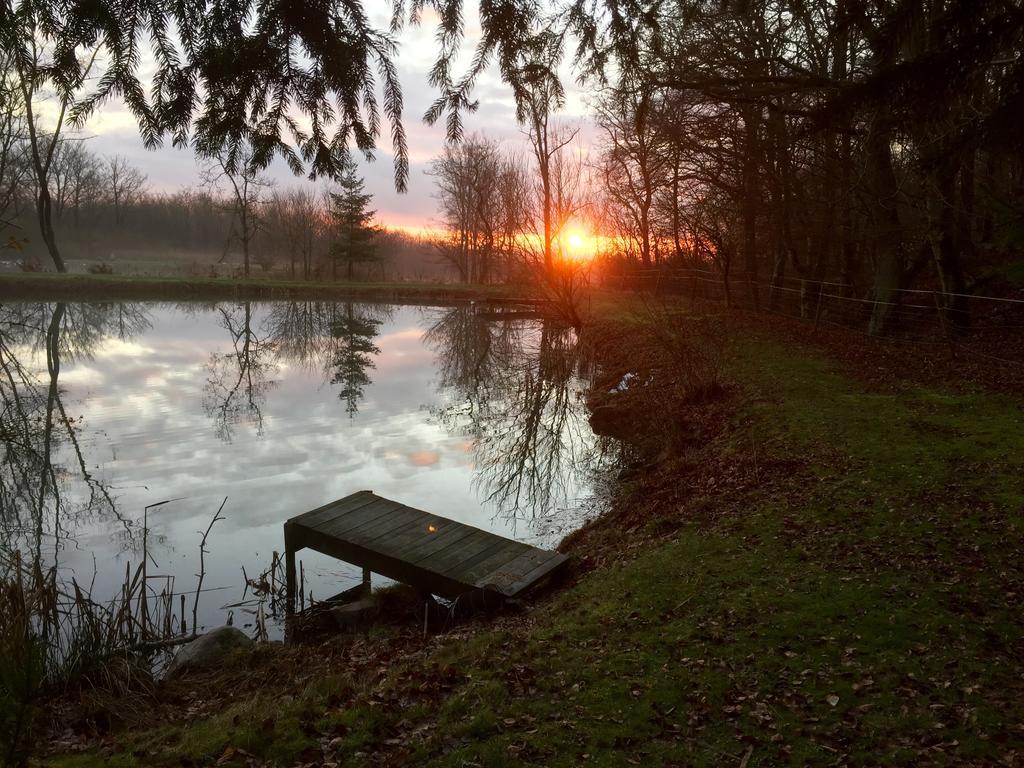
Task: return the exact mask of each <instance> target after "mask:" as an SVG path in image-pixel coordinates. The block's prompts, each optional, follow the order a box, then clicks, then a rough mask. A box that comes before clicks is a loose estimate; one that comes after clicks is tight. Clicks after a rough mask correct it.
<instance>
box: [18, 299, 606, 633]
mask: <svg viewBox="0 0 1024 768" xmlns="http://www.w3.org/2000/svg"><path fill="white" fill-rule="evenodd" d="M523 314H524V313H522V312H515V313H510V314H509V315H508V316H507V317H502V313H501V310H497V311H494V310H492V311H489V312H487V313H484V312H481V311H478V308H474V307H473V306H459V307H409V306H383V305H370V304H345V303H329V302H268V303H256V302H240V303H218V304H178V305H172V304H141V303H134V304H133V303H115V304H8V305H4V306H2V307H0V369H2V370H0V376H2V380H0V407H2V409H3V412H2V414H0V435H2V438H3V448H2V463H0V556H3V557H6V558H7V559H8V560H9V559H10V556H11V554H12V553H13V552H14V551H16V550H17V551H21V552H22V557H23V559H26V558H30V557H31V556H33V555H34V556H38V557H39V558H40V559H41V560H42V561H43V562H44V563H46V564H55V565H56V566H57V568H58V572H59V574H60V576H61V577H62V578H63V579H65V580H68V581H70V580H71V578H74V580H75V581H76V582H77V583H78V584H81V585H91V587H90V588H91V591H92V595H93V597H94V599H97V600H106V599H110V598H111V597H113V596H115V595H116V594H117V593H118V591H119V590H120V589H121V587H122V585H123V583H124V582H125V579H126V574H133V573H134V572H135V569H137V567H138V564H139V563H140V562H141V560H142V559H143V552H144V551H145V552H146V553H147V554H148V557H147V558H146V573H147V576H148V580H147V586H148V592H149V594H150V596H151V599H153V600H156V599H157V596H158V595H159V594H160V593H161V591H165V590H167V589H168V587H172V588H173V591H174V592H175V593H176V594H177V595H185V596H186V597H187V602H188V609H187V613H188V614H189V618H191V612H192V603H193V594H194V591H195V589H196V586H197V583H198V578H197V577H198V574H199V573H200V571H201V570H202V572H203V582H202V595H201V599H200V601H199V603H198V615H197V623H198V624H199V625H200V627H201V628H202V627H209V626H214V625H219V624H222V623H224V622H225V621H226V620H227V619H228V616H229V615H230V616H231V619H232V620H233V621H234V623H235V625H236V626H242V627H247V628H251V627H252V625H253V623H254V621H255V618H254V616H255V612H256V611H257V609H258V605H257V602H258V601H255V600H253V599H252V595H251V594H250V593H249V590H248V588H247V587H246V586H245V577H248V578H254V577H256V576H257V575H258V574H260V573H261V572H263V571H265V570H266V569H267V568H268V566H269V565H270V564H271V562H272V559H273V557H274V553H275V552H280V551H281V550H282V547H283V541H282V523H283V522H284V520H286V519H287V518H289V517H292V516H294V515H297V514H300V513H302V512H305V511H308V510H310V509H313V508H315V507H318V506H320V505H322V504H324V503H326V502H328V501H331V500H333V499H336V498H340V497H342V496H345V495H347V494H349V493H352V492H354V491H357V490H362V489H371V490H373V491H375V492H376V493H378V494H380V495H382V496H386V497H388V498H393V499H395V500H397V501H401V502H404V503H406V504H410V505H412V506H416V507H419V508H422V509H426V510H428V511H431V512H435V513H437V514H440V515H444V516H446V517H450V518H453V519H455V520H459V521H462V522H466V523H469V524H471V525H474V526H477V527H480V528H483V529H485V530H489V531H493V532H495V533H498V534H502V535H505V536H510V537H512V538H516V539H519V540H521V541H525V542H527V543H530V544H536V545H539V546H546V547H551V546H554V545H555V544H557V542H558V540H559V539H560V538H561V537H562V536H564V535H565V534H566V533H568V532H569V531H571V530H573V529H574V528H576V527H578V526H579V525H581V524H582V523H583V522H584V521H585V520H586V519H587V518H588V517H592V516H594V515H595V514H596V511H597V508H598V506H599V503H598V502H597V501H595V497H594V486H595V483H597V482H599V478H600V476H601V469H602V466H603V461H604V459H603V458H602V456H604V455H605V454H604V452H603V451H601V450H600V449H599V448H600V447H599V446H598V444H597V439H596V438H595V437H594V436H593V434H592V433H591V431H590V429H589V426H588V423H587V412H586V408H585V404H584V402H583V398H582V392H583V391H584V390H585V389H586V387H587V382H588V381H589V378H590V376H591V374H592V367H593V361H592V358H591V357H590V355H589V354H588V353H587V351H586V348H585V346H584V345H582V344H580V343H579V342H578V340H577V337H576V336H575V334H574V333H573V332H572V331H571V330H570V329H567V328H562V327H558V326H557V325H555V324H554V323H553V322H551V321H548V320H541V319H536V318H530V317H525V318H524V317H523ZM222 504H223V509H222V512H221V515H222V516H223V518H224V519H223V520H218V521H217V522H216V523H214V524H213V526H212V528H211V529H210V532H209V536H208V538H207V543H206V552H205V553H203V557H202V565H201V564H200V541H201V538H202V533H203V532H204V531H206V529H207V527H208V526H210V522H211V520H212V519H213V516H214V514H215V513H216V512H217V510H218V509H219V508H221V505H222ZM301 560H302V561H303V562H302V566H303V567H302V570H303V574H304V585H305V590H304V592H305V594H306V595H307V596H308V595H309V594H310V593H311V594H312V595H313V597H314V598H316V599H323V598H325V597H327V596H330V595H333V594H335V593H337V592H339V591H341V590H343V589H345V588H347V587H350V586H353V585H354V584H356V583H357V582H358V580H359V579H360V574H359V573H357V572H356V570H355V569H354V568H351V567H349V566H347V565H345V564H344V563H339V562H338V561H333V560H330V559H327V558H323V557H321V556H319V555H316V554H315V553H310V552H309V551H304V552H303V553H302V557H301ZM243 569H244V574H245V577H243ZM243 598H244V599H243ZM176 600H177V598H176ZM178 613H180V611H179V610H178V608H177V606H175V610H174V614H175V615H177V614H178ZM271 625H272V626H273V622H271ZM273 632H274V630H272V633H273Z"/></svg>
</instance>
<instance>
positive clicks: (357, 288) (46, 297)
mask: <svg viewBox="0 0 1024 768" xmlns="http://www.w3.org/2000/svg"><path fill="white" fill-rule="evenodd" d="M521 293H522V292H521V291H518V290H517V288H516V287H515V286H507V285H467V284H462V283H425V282H352V283H345V282H340V283H331V282H304V281H292V280H277V279H262V278H249V279H234V278H227V277H216V278H215V277H197V278H183V277H150V276H133V275H79V274H58V273H52V272H43V273H12V274H5V275H0V300H7V301H11V300H39V301H90V300H94V301H100V300H137V301H142V300H160V299H185V300H188V299H212V300H216V299H300V298H310V299H313V298H322V299H335V298H336V299H345V298H353V299H364V300H368V301H401V302H411V303H416V302H421V303H431V304H436V303H439V302H440V303H444V302H449V301H467V300H470V299H478V298H487V297H504V296H510V295H519V294H521Z"/></svg>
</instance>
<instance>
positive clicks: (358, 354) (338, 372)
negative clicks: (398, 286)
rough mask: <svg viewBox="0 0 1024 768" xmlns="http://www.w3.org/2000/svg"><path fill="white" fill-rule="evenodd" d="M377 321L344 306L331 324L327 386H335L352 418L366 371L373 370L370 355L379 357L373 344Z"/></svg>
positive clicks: (361, 395)
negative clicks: (328, 381)
mask: <svg viewBox="0 0 1024 768" xmlns="http://www.w3.org/2000/svg"><path fill="white" fill-rule="evenodd" d="M380 324H381V321H380V320H377V319H376V318H374V317H371V316H370V315H369V314H367V313H365V312H357V311H356V310H354V309H353V307H352V305H351V304H346V305H345V312H344V314H342V315H341V316H340V317H339V318H338V319H337V320H335V322H334V323H332V325H331V338H332V339H333V340H334V342H335V344H334V347H333V349H332V358H331V362H330V365H331V368H332V369H333V375H332V376H331V384H337V385H339V386H340V387H341V388H340V389H339V390H338V398H339V399H340V400H342V401H344V403H345V412H346V413H347V414H348V415H349V418H353V417H354V416H355V415H356V412H357V411H358V410H359V401H360V400H362V399H363V388H364V387H366V386H367V385H368V384H369V383H370V376H369V374H368V373H367V370H368V369H370V368H376V365H374V362H373V356H374V355H379V354H380V347H378V346H377V345H376V344H374V343H373V339H374V337H376V335H377V329H378V328H379V327H380Z"/></svg>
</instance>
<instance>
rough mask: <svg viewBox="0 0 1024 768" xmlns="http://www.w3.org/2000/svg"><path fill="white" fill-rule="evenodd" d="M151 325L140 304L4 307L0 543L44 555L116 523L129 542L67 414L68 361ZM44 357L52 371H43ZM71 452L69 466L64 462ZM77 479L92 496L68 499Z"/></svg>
mask: <svg viewBox="0 0 1024 768" xmlns="http://www.w3.org/2000/svg"><path fill="white" fill-rule="evenodd" d="M148 327H149V320H148V317H147V315H146V313H145V311H144V309H143V308H142V307H141V306H140V305H137V304H76V305H65V304H56V305H47V304H13V305H11V304H8V305H3V306H2V307H0V451H2V453H0V536H3V541H2V542H0V543H2V545H3V548H4V549H7V550H8V551H9V550H10V549H12V548H14V547H15V546H17V544H18V543H19V542H20V543H21V544H22V545H26V544H31V547H32V549H34V551H35V552H36V553H37V554H40V555H41V554H42V548H43V541H44V539H46V538H47V537H52V538H53V539H54V544H53V548H54V550H56V548H57V547H58V546H59V541H60V539H61V538H62V537H64V536H66V535H70V530H71V526H72V525H76V524H81V523H83V522H86V521H88V520H91V519H96V518H115V519H117V520H119V521H120V522H121V523H122V525H123V534H124V537H125V539H126V542H127V543H129V544H130V541H131V525H130V521H128V520H126V519H125V518H123V517H122V516H121V515H120V513H119V512H118V510H117V506H116V504H115V500H114V499H113V497H112V496H111V493H110V489H109V488H108V487H107V486H106V485H105V484H104V482H103V481H102V480H100V479H98V478H96V477H94V476H93V474H92V473H91V472H90V471H89V469H88V464H87V462H86V460H85V455H84V453H83V450H82V446H81V443H80V441H79V439H78V430H79V425H78V424H77V423H76V421H75V419H73V418H72V417H70V416H69V415H68V413H67V409H66V408H65V404H64V400H63V392H62V391H61V387H60V371H61V364H62V361H66V360H75V359H89V358H91V357H92V356H93V354H94V353H95V351H96V348H97V347H98V345H99V344H100V343H101V342H103V341H105V340H107V339H109V338H112V337H116V338H119V339H121V340H127V339H129V338H131V337H132V336H134V335H135V334H137V333H140V332H142V331H144V330H145V329H146V328H148ZM42 359H45V363H46V368H45V371H43V370H42V364H41V361H42ZM63 450H68V451H70V457H71V462H70V465H68V466H65V465H63V464H60V463H58V461H59V459H58V456H59V455H60V454H61V452H62V451H63ZM78 479H81V481H82V482H83V483H84V487H85V489H87V494H85V495H82V496H78V497H75V498H74V500H73V501H71V500H68V498H67V495H68V494H67V493H66V488H67V486H68V485H70V484H71V483H72V482H76V481H77V480H78Z"/></svg>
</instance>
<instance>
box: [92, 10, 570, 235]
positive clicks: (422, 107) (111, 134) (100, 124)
mask: <svg viewBox="0 0 1024 768" xmlns="http://www.w3.org/2000/svg"><path fill="white" fill-rule="evenodd" d="M465 10H466V18H465V19H464V28H465V30H466V38H465V40H464V41H463V45H462V50H461V53H460V56H459V58H458V64H457V67H456V70H455V71H456V72H460V71H464V69H465V67H466V66H468V64H469V61H470V59H471V57H472V54H473V49H474V46H475V44H476V42H477V40H478V39H479V34H480V25H479V20H478V17H477V13H476V6H475V5H473V4H470V5H468V6H467V7H466V9H465ZM372 18H373V20H374V22H375V23H377V24H378V25H380V26H382V27H383V28H386V27H387V25H388V23H389V22H390V18H389V16H388V14H385V13H382V12H375V13H374V14H372ZM435 25H436V14H435V12H434V11H432V10H427V11H425V12H424V14H423V23H422V24H421V25H419V26H417V27H410V26H407V27H406V28H405V29H404V30H403V31H402V32H401V33H400V35H399V38H398V42H399V53H398V58H397V71H398V74H399V80H400V81H401V83H402V88H403V92H404V99H405V104H404V125H405V129H406V134H407V137H408V146H409V157H410V161H411V163H410V173H409V189H408V192H407V194H404V195H400V194H398V193H397V192H396V191H395V187H394V168H393V164H392V163H393V154H392V152H393V150H392V147H391V144H390V138H389V131H388V128H387V126H384V130H383V131H382V133H383V135H382V137H381V140H380V144H379V149H378V151H377V153H376V160H375V161H374V162H365V161H361V162H360V170H361V172H362V173H363V174H364V176H365V179H366V187H367V190H368V191H369V192H371V193H372V194H373V196H374V203H373V205H374V207H375V208H376V210H377V212H378V218H379V219H380V220H381V221H382V222H384V223H385V224H390V225H394V226H402V227H424V226H429V225H430V224H431V222H432V220H433V219H434V217H435V210H436V204H435V201H434V199H433V197H432V195H433V188H434V183H433V180H432V179H431V178H430V177H429V176H428V175H427V171H428V169H429V165H430V161H431V159H432V158H434V157H436V156H437V155H438V154H439V153H440V152H441V151H442V149H443V148H444V146H445V142H446V136H445V127H444V121H443V120H442V121H441V122H440V123H439V124H437V125H433V126H428V125H426V124H425V123H424V122H423V120H422V117H423V115H424V113H425V112H426V111H427V109H428V108H429V107H430V105H431V103H432V102H433V101H434V99H435V98H436V97H437V91H436V89H435V88H433V87H431V86H430V84H429V81H428V75H429V71H430V68H431V66H432V65H433V63H434V59H435V57H436V54H437V42H436V39H435V28H436V27H435ZM153 67H154V62H153V57H152V55H148V54H147V55H146V56H144V57H143V63H142V67H141V69H142V71H143V72H144V73H146V72H151V71H152V70H153ZM561 75H562V77H563V81H564V83H565V85H566V91H567V100H566V108H565V110H564V111H563V115H564V117H565V118H566V119H568V120H578V119H579V118H581V117H582V116H584V115H585V114H586V112H587V108H586V105H585V103H584V102H585V97H586V95H587V92H586V90H585V89H583V88H581V87H579V86H578V85H577V84H576V82H575V78H574V76H573V74H572V71H571V68H570V67H569V65H568V64H566V65H564V66H563V68H562V72H561ZM474 96H475V98H476V99H478V101H479V105H480V106H479V109H478V110H477V111H476V112H474V113H470V114H467V115H466V116H465V128H466V132H467V134H473V133H480V134H485V135H487V136H489V137H491V138H496V139H499V140H501V141H503V142H505V143H507V144H508V145H511V146H521V147H522V148H523V150H525V138H524V136H523V134H522V131H521V129H520V127H519V126H518V125H517V124H516V120H515V108H514V103H513V99H512V92H511V89H510V88H509V87H508V86H507V85H505V84H504V83H503V82H502V80H501V77H500V75H499V73H498V71H497V68H496V66H494V65H492V66H491V67H490V68H489V69H488V70H486V71H485V72H484V73H483V74H482V75H481V76H480V78H479V80H478V82H477V87H476V90H475V93H474ZM83 133H84V134H85V135H87V136H91V137H92V138H91V139H90V142H89V146H90V147H91V148H92V150H93V151H95V152H98V153H100V154H103V155H108V156H109V155H114V154H118V155H122V156H124V157H126V158H127V159H128V160H129V161H130V162H131V163H133V164H134V165H136V166H138V167H139V168H141V169H142V170H143V172H144V173H145V174H146V176H147V177H148V186H149V188H150V189H152V190H155V191H163V192H166V191H173V190H176V189H179V188H182V187H189V186H195V185H197V184H198V183H199V163H198V162H197V161H196V158H195V156H194V154H193V152H192V151H191V150H188V149H186V150H182V149H175V148H173V147H171V146H170V143H169V141H168V142H167V143H166V144H165V146H162V147H160V148H158V149H155V150H148V149H146V148H145V147H144V146H143V144H142V140H141V139H140V138H139V133H138V127H137V123H136V120H135V118H134V116H133V115H131V113H130V112H129V111H128V109H127V108H126V107H125V105H124V103H123V102H121V101H120V100H118V99H112V100H111V101H109V102H108V103H106V104H105V105H104V106H103V107H102V108H101V109H100V110H99V111H98V112H97V113H96V114H95V115H94V116H93V117H92V118H91V119H90V120H89V122H88V123H87V124H86V126H85V127H84V129H83ZM267 175H268V176H269V177H270V178H272V179H273V180H274V181H275V182H276V183H277V184H278V185H280V186H282V187H288V186H299V185H304V184H309V183H310V182H309V181H307V180H306V179H305V177H304V176H300V177H296V176H295V175H294V174H292V172H291V171H290V170H289V169H288V167H287V166H286V165H285V163H284V162H283V161H281V160H280V159H278V160H277V161H275V162H274V163H273V164H272V165H271V167H270V168H269V169H268V171H267ZM318 186H323V185H322V183H319V184H318Z"/></svg>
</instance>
